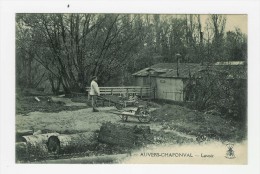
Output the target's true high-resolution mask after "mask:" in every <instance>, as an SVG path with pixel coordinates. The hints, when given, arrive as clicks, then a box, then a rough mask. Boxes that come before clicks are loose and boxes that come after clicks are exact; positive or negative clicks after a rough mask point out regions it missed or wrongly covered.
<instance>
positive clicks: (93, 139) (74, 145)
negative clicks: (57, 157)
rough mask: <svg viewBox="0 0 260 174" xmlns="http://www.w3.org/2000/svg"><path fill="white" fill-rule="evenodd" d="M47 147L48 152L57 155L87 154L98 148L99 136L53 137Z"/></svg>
mask: <svg viewBox="0 0 260 174" xmlns="http://www.w3.org/2000/svg"><path fill="white" fill-rule="evenodd" d="M47 145H48V151H49V152H52V153H55V154H63V153H77V152H86V151H87V150H93V149H94V148H95V147H96V145H97V135H96V133H94V132H84V133H78V134H71V135H53V136H51V137H50V138H49V139H48V143H47Z"/></svg>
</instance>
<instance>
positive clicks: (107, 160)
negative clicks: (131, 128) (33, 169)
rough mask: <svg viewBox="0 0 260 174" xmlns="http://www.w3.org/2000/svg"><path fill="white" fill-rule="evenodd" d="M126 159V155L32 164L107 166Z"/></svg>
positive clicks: (46, 161)
mask: <svg viewBox="0 0 260 174" xmlns="http://www.w3.org/2000/svg"><path fill="white" fill-rule="evenodd" d="M126 157H128V154H117V155H103V156H93V157H80V158H68V159H55V160H43V161H38V162H32V163H36V164H40V163H44V164H108V163H119V162H120V161H122V160H123V159H125V158H126Z"/></svg>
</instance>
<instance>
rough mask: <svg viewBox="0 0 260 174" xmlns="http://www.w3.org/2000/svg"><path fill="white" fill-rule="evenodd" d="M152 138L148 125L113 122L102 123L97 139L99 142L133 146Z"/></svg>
mask: <svg viewBox="0 0 260 174" xmlns="http://www.w3.org/2000/svg"><path fill="white" fill-rule="evenodd" d="M152 139H153V136H152V134H151V130H150V127H149V126H129V125H121V124H115V123H110V122H108V123H104V124H102V126H101V128H100V131H99V136H98V140H99V142H101V143H107V144H111V145H119V146H124V147H134V146H139V145H142V144H144V143H145V144H146V143H148V142H150V141H151V140H152Z"/></svg>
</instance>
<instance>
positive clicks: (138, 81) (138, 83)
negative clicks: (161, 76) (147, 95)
mask: <svg viewBox="0 0 260 174" xmlns="http://www.w3.org/2000/svg"><path fill="white" fill-rule="evenodd" d="M145 78H147V77H138V76H136V77H135V85H136V86H145V85H147V84H145V81H146V80H145Z"/></svg>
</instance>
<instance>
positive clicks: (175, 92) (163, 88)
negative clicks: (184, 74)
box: [156, 77, 183, 101]
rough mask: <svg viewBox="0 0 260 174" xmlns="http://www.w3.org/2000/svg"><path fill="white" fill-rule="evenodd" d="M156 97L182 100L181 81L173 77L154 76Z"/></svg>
mask: <svg viewBox="0 0 260 174" xmlns="http://www.w3.org/2000/svg"><path fill="white" fill-rule="evenodd" d="M156 83H157V85H156V86H157V92H156V98H158V99H167V100H174V101H183V81H182V79H175V78H161V77H157V78H156Z"/></svg>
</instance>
